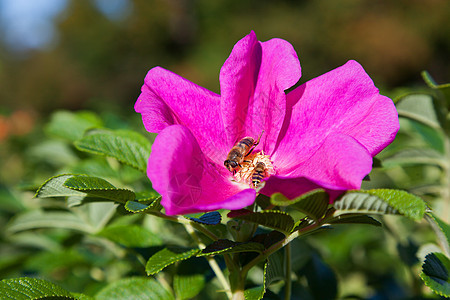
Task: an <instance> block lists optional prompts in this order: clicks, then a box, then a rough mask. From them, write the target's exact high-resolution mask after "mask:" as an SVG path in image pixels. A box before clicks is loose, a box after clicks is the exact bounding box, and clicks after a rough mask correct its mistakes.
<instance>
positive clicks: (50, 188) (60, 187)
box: [35, 174, 86, 198]
mask: <svg viewBox="0 0 450 300" xmlns="http://www.w3.org/2000/svg"><path fill="white" fill-rule="evenodd" d="M73 176H76V175H74V174H63V175H57V176H54V177H52V178H50V179H48V180H47V181H46V182H44V183H43V184H42V185H41V186H40V187H39V189H38V190H37V192H36V195H35V197H37V198H48V197H70V196H82V197H84V196H86V193H83V192H79V191H75V190H72V189H69V188H68V187H65V186H64V182H66V180H67V179H69V178H72V177H73Z"/></svg>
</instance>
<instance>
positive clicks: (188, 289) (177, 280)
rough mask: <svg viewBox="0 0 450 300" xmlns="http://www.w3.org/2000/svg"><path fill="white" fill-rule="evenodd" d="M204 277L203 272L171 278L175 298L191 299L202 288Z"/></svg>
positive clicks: (181, 299)
mask: <svg viewBox="0 0 450 300" xmlns="http://www.w3.org/2000/svg"><path fill="white" fill-rule="evenodd" d="M204 286H205V277H204V276H203V274H192V275H178V274H176V275H175V276H174V278H173V290H174V292H175V295H176V296H177V299H180V300H184V299H192V298H194V297H195V296H197V295H198V293H200V292H201V291H202V290H203V287H204Z"/></svg>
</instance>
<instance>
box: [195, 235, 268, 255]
mask: <svg viewBox="0 0 450 300" xmlns="http://www.w3.org/2000/svg"><path fill="white" fill-rule="evenodd" d="M263 251H264V246H263V245H262V244H260V243H255V242H234V241H230V240H226V239H220V240H217V241H215V242H213V243H212V244H209V245H208V246H206V248H205V249H203V250H202V252H201V253H199V254H198V255H197V256H207V255H216V254H224V253H237V252H259V253H261V252H263Z"/></svg>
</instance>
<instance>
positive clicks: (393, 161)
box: [383, 148, 446, 168]
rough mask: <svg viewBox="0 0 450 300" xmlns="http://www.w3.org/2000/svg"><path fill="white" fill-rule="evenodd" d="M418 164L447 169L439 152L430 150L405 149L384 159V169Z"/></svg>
mask: <svg viewBox="0 0 450 300" xmlns="http://www.w3.org/2000/svg"><path fill="white" fill-rule="evenodd" d="M418 164H425V165H437V166H439V167H441V168H445V167H446V161H445V158H444V156H443V155H442V154H441V153H439V152H438V151H436V150H433V149H430V148H422V149H421V148H412V149H404V150H400V151H398V152H396V153H395V154H393V155H391V156H389V157H386V158H384V159H383V166H384V167H393V166H397V165H418Z"/></svg>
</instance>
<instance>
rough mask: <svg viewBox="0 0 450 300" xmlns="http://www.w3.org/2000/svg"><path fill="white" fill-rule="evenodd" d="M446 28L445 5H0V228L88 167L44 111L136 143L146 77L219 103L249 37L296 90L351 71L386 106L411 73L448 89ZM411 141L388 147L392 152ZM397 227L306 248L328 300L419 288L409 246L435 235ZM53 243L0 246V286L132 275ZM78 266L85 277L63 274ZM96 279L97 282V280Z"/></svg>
mask: <svg viewBox="0 0 450 300" xmlns="http://www.w3.org/2000/svg"><path fill="white" fill-rule="evenodd" d="M449 16H450V1H448V0H427V1H423V0H403V1H387V0H386V1H370V0H367V1H357V0H343V1H334V0H314V1H292V0H291V1H268V0H259V1H225V0H217V1H208V0H197V1H189V0H40V1H37V0H0V101H1V106H0V163H1V165H2V167H1V168H0V226H1V227H4V226H7V224H8V222H11V220H14V216H17V215H19V214H21V213H24V212H27V211H33V210H39V209H41V208H42V207H44V208H45V207H46V205H47V204H46V203H40V202H38V200H37V199H34V198H33V194H34V191H35V190H36V188H37V187H38V186H39V185H40V184H42V183H43V182H44V181H45V180H46V179H47V178H49V177H50V176H53V175H55V174H59V173H63V172H65V171H67V170H68V168H69V169H70V168H72V169H70V170H74V169H77V167H79V165H80V163H81V162H83V160H85V159H87V158H89V157H88V156H87V155H86V154H84V153H80V152H76V151H75V149H74V147H73V145H72V143H71V142H72V141H70V143H69V141H67V140H66V141H61V136H60V137H58V138H59V139H58V138H57V139H54V137H53V138H52V134H51V132H52V130H54V128H53V129H52V128H50V127H51V126H50V127H49V126H46V125H45V124H47V123H48V122H49V120H50V119H51V114H52V113H53V112H55V111H58V110H61V109H65V110H80V109H83V110H92V111H94V112H95V113H96V114H97V115H98V116H99V117H98V118H99V119H101V121H98V120H97V116H96V115H90V114H88V115H83V116H82V118H81V119H83V120H84V121H86V120H89V122H92V123H96V122H97V123H99V124H102V125H103V126H105V127H107V128H112V129H119V128H125V129H133V130H138V131H141V132H144V129H143V126H142V123H141V121H140V116H139V115H137V114H136V113H135V112H134V109H133V107H134V102H135V101H136V98H137V97H138V95H139V93H140V88H141V86H142V84H143V80H144V77H145V74H146V72H147V71H148V70H149V69H150V68H152V67H154V66H162V67H164V68H166V69H169V70H171V71H173V72H175V73H177V74H180V75H181V76H183V77H185V78H187V79H189V80H191V81H193V82H195V83H197V84H199V85H201V86H204V87H206V88H208V89H210V90H212V91H214V92H219V82H218V77H219V70H220V67H221V66H222V64H223V62H224V61H225V59H226V58H227V57H228V55H229V53H230V51H231V49H232V47H233V45H234V44H235V43H236V42H237V41H238V40H239V39H241V38H242V37H243V36H245V35H246V34H248V33H249V32H250V30H254V31H255V32H256V34H257V36H258V39H259V40H262V41H264V40H268V39H271V38H275V37H278V38H283V39H285V40H287V41H289V42H290V43H291V44H292V45H293V46H294V48H295V49H296V51H297V53H298V56H299V59H300V62H301V65H302V73H303V75H302V79H301V82H304V81H306V80H308V79H311V78H313V77H316V76H318V75H320V74H323V73H324V72H327V71H329V70H331V69H333V68H335V67H337V66H340V65H342V64H344V63H345V62H346V61H347V60H349V59H355V60H357V61H358V62H360V63H361V64H362V65H363V67H364V68H365V70H366V71H367V72H368V74H369V75H370V76H371V77H372V79H373V80H374V82H375V85H376V86H377V87H379V88H380V89H381V91H382V93H383V94H385V95H388V96H391V97H393V96H395V95H398V94H401V93H402V92H404V91H405V90H406V89H416V88H419V89H420V88H422V87H424V83H423V80H422V78H421V76H420V72H421V71H422V70H428V71H429V72H430V74H431V75H432V76H433V77H434V78H435V79H436V81H438V82H440V83H443V82H448V81H449V78H450V58H449V53H450V22H449V21H448V20H449ZM61 116H63V118H64V116H65V117H69V118H72V117H71V116H70V115H67V114H66V115H64V114H62V115H61V114H60V115H59V117H60V118H61ZM78 117H80V116H79V115H77V116H76V117H74V119H76V118H78ZM54 118H56V117H55V115H54ZM77 120H78V119H77ZM53 121H55V120H54V119H53ZM60 121H61V120H58V122H60ZM58 122H54V123H58ZM89 122H88V123H89ZM68 130H69V131H70V128H68ZM406 130H407V131H408V130H409V131H410V132H413V130H412V129H410V128H406ZM45 134H47V136H50V138H49V137H46V135H45ZM426 134H427V135H428V133H426ZM147 136H148V135H147ZM411 140H412V138H411V136H409V135H407V134H405V133H403V134H399V139H398V141H397V142H396V144H394V145H393V147H392V148H391V149H396V147H397V148H398V147H402V146H404V145H405V144H406V142H407V141H411ZM388 151H389V149H388ZM89 163H90V165H89V166H88V167H90V166H91V165H92V161H90V162H89ZM101 163H102V164H103V163H105V162H104V161H101ZM108 163H110V161H109V162H108ZM68 166H69V167H68ZM85 167H86V166H85ZM77 170H79V169H77ZM81 170H83V169H82V168H81ZM418 170H419V169H414V170H407V172H403V171H402V172H403V173H401V174H403V175H402V176H403V177H400V176H399V175H398V174H400V171H399V169H397V170H394V171H392V170H391V171H390V173H389V172H388V176H386V173H385V172H384V171H377V170H374V172H373V179H374V180H373V181H372V183H366V184H367V185H368V186H371V185H372V186H374V187H381V186H383V187H394V188H395V187H400V188H405V189H407V188H408V186H409V185H410V184H411V182H412V181H411V178H413V177H414V176H416V177H417V178H419V179H417V181H420V182H423V178H424V177H426V178H428V179H429V180H430V181H433V182H434V181H438V180H439V176H440V173H438V172H437V171H436V170H435V169H432V170H431V171H430V170H429V169H427V172H425V171H423V170H422V169H420V171H418ZM125 171H127V170H125ZM127 172H128V171H127ZM430 174H431V175H430ZM433 174H434V175H433ZM436 174H437V175H436ZM141 175H142V174H141ZM141 175H139V176H141ZM105 176H106V175H105ZM127 176H128V177H126V176H122V177H125V178H131V179H130V180H129V181H126V183H127V184H136V182H138V183H139V184H142V185H145V184H148V180H147V179H146V178H145V176H143V177H139V178H138V179H139V180H137V179H136V177H134V176H136V175H135V174H134V173H131V175H129V174H128V175H127ZM121 179H122V181H123V178H121ZM395 179H399V180H397V181H396V180H395ZM408 180H409V181H411V182H407V181H408ZM399 182H400V183H403V184H400V185H399ZM377 184H378V186H377ZM380 184H382V185H380ZM433 197H434V195H433ZM433 197H430V198H433ZM425 198H426V197H425ZM427 200H428V199H427ZM58 205H61V204H58ZM52 209H53V208H52ZM60 209H65V208H61V207H60ZM119 213H120V212H119ZM442 217H444V218H445V216H442ZM136 220H137V218H134V219H133V220H132V221H127V222H138V223H139V224H147V228H153V227H154V223H152V222H156V221H149V220H148V218H147V219H145V220H144V221H143V222H141V221H142V220H141V219H139V220H138V221H136ZM400 220H401V219H400V218H398V217H394V218H387V219H385V220H384V223H385V224H386V227H387V229H388V230H383V229H380V228H372V227H370V228H367V227H364V226H354V227H352V228H349V227H344V228H343V229H337V230H336V231H333V233H329V234H328V233H326V234H322V235H319V236H318V237H312V238H311V240H308V242H309V243H310V244H311V245H312V246H313V247H314V248H317V249H319V250H320V251H318V252H320V254H321V255H322V256H324V257H325V258H326V261H327V263H329V264H331V265H332V266H333V268H334V269H335V270H336V272H337V274H338V277H339V278H338V279H339V280H340V282H341V283H340V285H341V288H340V289H341V294H351V293H353V294H358V295H361V296H363V297H364V296H367V297H368V295H370V294H374V293H375V292H374V291H379V294H382V293H383V292H384V291H389V292H395V291H396V289H397V290H401V291H402V293H403V294H402V295H407V294H408V293H409V292H410V290H411V287H413V288H414V289H416V290H417V289H418V290H420V289H422V283H421V282H420V281H418V280H419V279H418V277H417V273H418V271H417V270H418V268H419V267H418V265H417V261H416V260H414V258H412V260H411V259H410V258H411V257H412V256H413V257H415V256H414V255H415V251H416V250H417V248H418V245H419V244H423V243H427V242H432V241H433V239H434V236H433V235H432V234H431V233H430V231H429V229H428V228H427V227H426V226H424V225H423V224H416V223H413V222H409V221H406V222H403V219H402V221H400ZM149 224H150V225H149ZM158 224H159V223H158ZM160 226H163V225H160ZM164 226H165V225H164ZM55 232H56V233H55ZM55 232H53V231H50V235H49V234H48V232H46V231H39V232H37V233H38V235H41V234H42V236H45V237H46V238H47V237H48V236H49V237H50V239H51V240H53V241H56V242H55V243H54V244H58V243H59V244H60V248H61V249H63V250H61V249H59V248H58V249H59V250H54V248H52V247H53V246H54V245H53V244H52V245H53V246H52V245H50V246H49V245H46V246H45V247H44V246H42V245H43V244H42V243H41V241H40V240H39V241H37V240H33V238H31V237H30V236H26V235H25V234H24V235H23V236H22V239H20V238H17V237H14V235H12V236H8V235H7V234H6V235H4V236H3V235H2V236H0V256H1V258H0V275H1V277H2V278H6V277H14V276H23V275H27V272H29V274H32V275H35V274H39V276H43V277H44V278H48V279H50V280H52V281H54V282H58V283H60V284H62V285H63V286H65V287H66V288H68V289H70V290H72V291H80V292H81V291H86V290H89V289H92V291H96V290H98V289H100V288H101V286H103V285H104V284H105V282H106V281H108V280H110V281H112V280H115V279H117V278H121V277H122V278H123V277H126V276H129V274H133V272H138V271H136V270H138V268H139V267H140V265H139V264H136V262H134V263H135V265H138V266H137V267H136V268H135V266H134V265H133V264H130V263H129V262H126V261H125V260H124V258H123V257H119V258H117V257H115V256H114V255H113V254H114V253H113V252H111V249H109V248H108V247H109V246H108V247H107V246H101V247H100V246H98V245H96V247H97V246H98V247H99V248H93V247H92V245H90V244H89V243H88V245H87V246H86V242H85V241H84V239H85V238H86V237H85V236H83V235H82V234H73V235H72V234H69V233H67V232H64V233H61V232H60V231H55ZM91 237H92V236H91ZM171 238H172V237H171ZM175 238H178V239H180V237H173V239H175ZM36 249H39V251H40V252H39V251H38V252H36V251H37V250H36ZM48 249H53V250H52V251H53V252H48V253H47V255H48V257H47V260H48V261H52V259H53V257H54V253H59V252H58V251H62V252H61V253H63V254H64V255H62V257H63V259H61V261H63V260H65V261H64V262H61V264H59V265H58V263H57V262H55V265H56V266H53V265H50V266H47V265H46V263H45V262H46V261H45V260H42V263H41V265H39V266H37V265H38V264H39V260H36V259H35V258H36V256H35V255H36V253H37V255H44V254H45V253H46V250H48ZM80 249H81V250H80ZM64 251H65V252H64ZM71 251H74V253H76V254H77V255H78V254H80V253H81V254H82V255H84V256H83V258H79V257H78V256H76V259H74V260H73V261H72V264H71V263H70V261H69V262H67V253H69V252H70V253H72V252H71ZM388 253H389V254H388ZM402 255H403V259H402V260H403V261H400V260H399V259H398V257H399V256H402ZM86 256H87V257H89V259H86ZM111 257H113V258H111ZM405 257H406V258H405ZM101 258H103V260H102V261H100V262H99V260H100V259H101ZM408 259H410V262H409V263H408ZM79 261H82V262H83V263H84V264H85V265H83V264H82V266H81V268H84V269H82V271H80V272H78V273H76V272H75V273H74V272H73V268H74V267H73V265H77V266H78V267H79V266H80V263H79ZM112 261H113V262H115V263H116V264H123V266H122V265H120V267H117V265H114V264H112V263H111V262H112ZM99 265H100V267H99ZM93 266H94V267H93ZM370 266H376V267H370ZM409 266H414V268H415V269H414V270H413V271H411V269H409V268H408V267H409ZM100 268H102V269H101V270H102V272H103V271H104V270H109V273H108V271H105V272H104V273H101V276H97V275H98V274H97V273H98V272H100V271H99V269H100ZM111 270H114V272H112V271H111ZM96 272H97V273H96ZM96 274H97V275H96ZM105 274H106V275H105ZM102 276H103V277H102ZM108 276H109V277H108ZM104 277H106V279H105V278H104ZM87 293H88V294H93V293H94V292H92V293H89V292H87ZM386 293H387V292H386ZM400 294H401V293H400ZM373 299H385V298H376V297H375V298H373ZM386 299H397V298H395V297H391V298H386ZM398 299H401V298H398Z"/></svg>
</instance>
